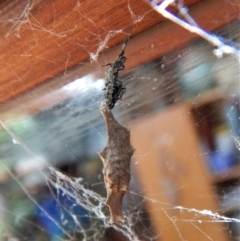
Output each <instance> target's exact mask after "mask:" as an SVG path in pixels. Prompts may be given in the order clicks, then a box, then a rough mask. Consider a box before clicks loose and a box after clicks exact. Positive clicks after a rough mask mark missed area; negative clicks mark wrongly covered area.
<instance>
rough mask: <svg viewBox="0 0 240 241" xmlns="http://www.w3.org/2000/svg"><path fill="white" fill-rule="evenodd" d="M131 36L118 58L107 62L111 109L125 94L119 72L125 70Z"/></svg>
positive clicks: (107, 90) (107, 98)
mask: <svg viewBox="0 0 240 241" xmlns="http://www.w3.org/2000/svg"><path fill="white" fill-rule="evenodd" d="M129 38H130V36H128V37H127V38H126V39H125V41H124V43H123V46H122V51H121V53H120V54H119V55H118V57H117V59H116V60H115V61H114V62H113V63H109V64H106V65H104V66H110V68H109V69H108V70H107V72H106V80H105V88H104V90H105V95H104V97H105V99H106V101H107V105H108V107H109V109H112V108H113V107H114V105H115V104H116V102H117V101H118V100H119V99H121V98H122V96H123V94H124V93H125V92H126V88H125V87H124V86H123V83H122V81H121V80H119V79H118V72H119V71H120V70H124V69H125V66H124V63H125V62H126V60H127V58H126V57H125V56H124V53H125V48H126V45H127V42H128V40H129Z"/></svg>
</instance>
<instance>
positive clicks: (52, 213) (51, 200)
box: [36, 190, 90, 241]
mask: <svg viewBox="0 0 240 241" xmlns="http://www.w3.org/2000/svg"><path fill="white" fill-rule="evenodd" d="M68 210H69V211H68ZM36 215H37V220H38V222H39V224H40V225H41V226H42V227H43V228H44V230H46V231H47V233H48V235H49V237H50V240H51V241H54V240H56V239H59V238H61V237H62V236H63V235H64V233H63V230H64V231H68V230H69V231H71V230H73V227H74V228H76V220H74V219H73V217H72V215H74V216H75V218H77V219H78V222H79V223H81V227H86V226H88V225H89V224H90V219H89V213H88V211H87V210H86V209H84V208H83V207H81V206H80V205H78V204H77V203H76V201H75V200H74V199H73V198H71V197H69V196H68V195H67V194H63V192H62V191H60V190H58V195H57V198H56V197H55V196H53V195H49V196H48V197H47V198H45V199H43V200H42V201H41V202H40V203H39V206H37V207H36ZM63 219H64V220H63ZM63 221H64V224H63ZM81 227H79V228H81Z"/></svg>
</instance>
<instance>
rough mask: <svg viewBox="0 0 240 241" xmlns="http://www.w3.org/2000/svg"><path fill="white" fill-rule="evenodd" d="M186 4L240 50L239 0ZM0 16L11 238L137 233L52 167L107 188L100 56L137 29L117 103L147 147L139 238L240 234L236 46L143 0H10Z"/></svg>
mask: <svg viewBox="0 0 240 241" xmlns="http://www.w3.org/2000/svg"><path fill="white" fill-rule="evenodd" d="M184 4H185V5H186V6H188V7H189V10H190V13H191V14H192V16H193V18H194V19H195V20H197V22H198V23H199V24H200V26H203V28H204V29H206V30H207V31H211V32H213V33H214V34H215V35H216V36H219V38H220V39H222V40H223V41H225V42H226V43H227V44H229V45H231V46H234V47H235V48H237V49H239V48H240V31H239V29H240V21H239V16H240V6H239V4H238V3H237V1H236V4H235V3H234V1H233V2H231V3H229V2H227V1H224V0H221V1H214V0H202V1H194V0H192V1H185V3H184ZM217 4H218V5H217ZM185 5H184V6H185ZM170 10H171V11H172V12H173V13H174V14H178V11H177V9H175V8H174V7H173V6H172V7H171V8H170ZM0 12H1V17H0V19H1V21H0V24H1V26H2V28H1V38H0V47H1V70H0V72H1V74H0V76H1V77H0V85H1V86H0V101H1V104H0V109H1V110H0V121H1V125H0V240H3V241H10V240H11V241H20V240H34V241H35V240H36V241H38V240H39V241H40V240H51V241H52V240H54V241H55V240H116V241H117V240H129V238H127V237H126V236H124V235H123V234H122V233H121V232H118V231H117V230H118V226H110V225H109V223H108V222H107V221H106V220H105V219H104V220H103V219H101V217H99V216H98V215H96V212H92V210H91V205H89V207H88V206H83V205H80V204H79V203H78V201H77V200H76V199H74V198H73V197H72V196H71V194H72V192H73V191H72V189H71V188H70V187H69V186H67V185H66V187H65V186H64V185H65V184H64V183H65V182H66V183H67V180H64V179H63V180H62V179H61V178H60V176H57V175H56V176H54V178H53V179H54V180H55V182H56V183H57V184H58V185H62V186H64V187H65V190H66V192H64V191H63V190H64V189H61V188H58V186H57V185H52V184H51V182H49V178H50V177H52V174H51V173H50V169H49V167H50V168H53V169H54V170H58V171H60V172H62V173H63V174H65V175H67V176H68V177H71V178H81V183H82V184H81V185H82V188H84V190H85V189H86V190H92V191H94V193H96V195H98V194H99V195H101V196H102V197H105V196H106V191H105V187H104V183H103V175H102V163H101V160H100V159H99V157H98V154H97V152H98V151H101V150H102V149H103V148H104V147H105V146H106V144H107V133H106V129H105V123H104V121H103V118H102V116H101V113H100V111H99V107H100V103H101V101H102V100H103V95H104V93H103V88H104V75H105V71H106V70H107V68H108V67H101V66H102V65H104V64H107V63H110V62H113V61H114V60H115V59H116V58H117V56H118V54H120V51H121V46H122V43H123V41H124V39H125V37H126V36H127V35H128V34H129V33H130V31H131V29H133V32H132V33H131V36H132V37H131V39H130V41H129V44H128V45H127V48H126V53H125V55H126V57H127V62H126V69H125V70H124V71H122V73H120V77H119V79H120V80H121V81H122V82H123V83H124V86H125V87H126V93H125V94H124V95H123V98H122V101H118V102H117V104H116V106H115V108H114V109H113V113H114V116H115V117H116V119H117V120H118V121H119V123H121V124H122V125H124V126H126V127H127V128H128V129H130V130H131V140H132V145H133V146H134V148H136V152H135V153H134V156H133V158H132V162H131V171H132V179H131V182H130V187H129V192H128V193H127V194H126V196H125V197H124V201H123V211H124V213H125V215H126V216H128V217H129V219H128V220H130V221H131V225H130V224H129V229H130V232H132V233H134V234H136V237H137V238H138V239H136V240H163V241H166V240H224V241H237V240H240V103H239V100H240V63H239V59H237V57H236V56H234V55H226V56H223V57H222V58H217V57H216V56H215V55H214V46H212V45H210V44H209V43H207V42H206V41H204V40H202V39H199V38H197V36H196V35H194V34H192V33H190V32H187V31H186V30H183V29H181V28H180V27H178V26H176V25H175V24H174V23H171V22H169V21H165V20H164V19H163V18H162V17H161V16H160V15H158V13H156V12H154V10H152V9H151V8H150V7H149V6H148V5H147V4H146V3H145V2H141V3H139V4H137V3H136V2H135V1H125V0H122V1H119V2H118V3H115V2H114V1H109V4H108V5H107V6H106V4H99V3H95V2H94V1H91V0H90V1H83V2H81V1H73V0H71V1H69V2H68V1H57V0H51V1H47V2H44V1H41V0H39V1H30V0H29V1H25V0H22V1H3V2H1V3H0ZM116 16H117V17H118V20H116V19H117V18H116ZM89 59H91V61H90V60H89ZM58 178H60V179H61V180H58ZM71 180H75V179H71ZM77 188H78V186H77V184H76V188H75V189H73V190H75V191H76V190H77ZM70 189H71V191H69V190H70ZM78 194H79V195H82V193H81V190H80V191H79V193H78ZM83 194H84V191H83ZM89 202H90V201H89ZM98 205H99V204H96V207H98ZM92 209H94V208H93V207H92ZM106 212H107V211H106Z"/></svg>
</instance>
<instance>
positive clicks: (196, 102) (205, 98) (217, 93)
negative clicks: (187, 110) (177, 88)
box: [187, 88, 227, 108]
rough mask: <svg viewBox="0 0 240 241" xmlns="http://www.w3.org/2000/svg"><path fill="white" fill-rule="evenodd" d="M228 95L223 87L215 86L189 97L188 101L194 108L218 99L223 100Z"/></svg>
mask: <svg viewBox="0 0 240 241" xmlns="http://www.w3.org/2000/svg"><path fill="white" fill-rule="evenodd" d="M226 98H227V96H226V95H225V94H224V92H223V91H222V89H220V88H215V89H211V90H208V91H206V92H204V93H202V94H199V95H198V96H195V97H194V98H191V99H188V100H187V102H188V103H189V104H190V105H191V106H192V108H197V107H199V106H202V105H206V104H209V103H213V102H216V101H223V100H224V99H226Z"/></svg>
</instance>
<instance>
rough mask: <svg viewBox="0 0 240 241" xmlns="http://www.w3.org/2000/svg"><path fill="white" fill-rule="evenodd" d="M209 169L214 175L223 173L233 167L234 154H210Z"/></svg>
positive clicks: (218, 152)
mask: <svg viewBox="0 0 240 241" xmlns="http://www.w3.org/2000/svg"><path fill="white" fill-rule="evenodd" d="M209 165H210V169H211V171H212V172H214V173H224V172H227V171H228V170H230V169H231V168H232V167H233V166H234V165H235V156H234V152H221V151H216V152H212V153H211V154H210V157H209Z"/></svg>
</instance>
